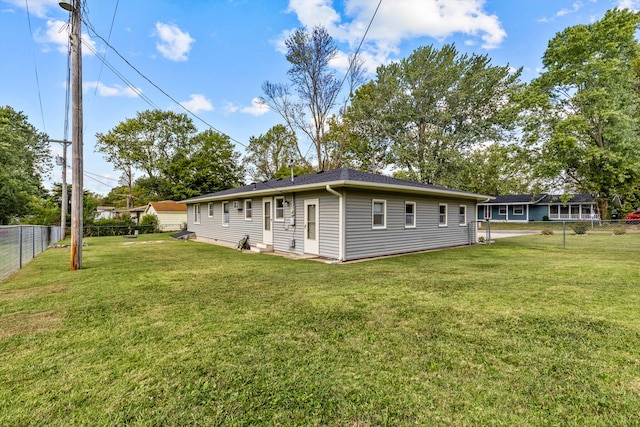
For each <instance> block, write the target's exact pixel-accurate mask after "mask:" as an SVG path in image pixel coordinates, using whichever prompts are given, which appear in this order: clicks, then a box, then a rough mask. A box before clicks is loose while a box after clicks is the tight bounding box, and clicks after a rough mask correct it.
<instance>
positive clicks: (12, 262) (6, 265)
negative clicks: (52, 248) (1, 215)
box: [0, 225, 61, 281]
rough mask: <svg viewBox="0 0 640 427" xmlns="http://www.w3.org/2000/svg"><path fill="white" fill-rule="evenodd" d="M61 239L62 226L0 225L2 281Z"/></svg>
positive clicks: (0, 273) (0, 271) (0, 279)
mask: <svg viewBox="0 0 640 427" xmlns="http://www.w3.org/2000/svg"><path fill="white" fill-rule="evenodd" d="M60 239H61V236H60V227H57V226H42V225H3V226H0V281H2V280H4V279H6V278H7V277H9V276H10V275H11V274H13V273H14V272H15V271H17V270H19V269H21V268H22V267H23V266H24V265H25V264H27V263H28V262H29V261H31V260H32V259H33V258H35V257H36V255H38V254H39V253H41V252H44V250H45V249H47V247H49V245H51V244H53V243H56V242H58V241H60Z"/></svg>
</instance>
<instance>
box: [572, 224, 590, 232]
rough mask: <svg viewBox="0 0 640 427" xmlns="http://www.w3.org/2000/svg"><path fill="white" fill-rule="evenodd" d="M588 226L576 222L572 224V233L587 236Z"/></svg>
mask: <svg viewBox="0 0 640 427" xmlns="http://www.w3.org/2000/svg"><path fill="white" fill-rule="evenodd" d="M588 227H589V226H588V225H587V223H586V222H576V223H574V224H573V226H572V227H571V228H573V232H574V233H575V234H587V228H588Z"/></svg>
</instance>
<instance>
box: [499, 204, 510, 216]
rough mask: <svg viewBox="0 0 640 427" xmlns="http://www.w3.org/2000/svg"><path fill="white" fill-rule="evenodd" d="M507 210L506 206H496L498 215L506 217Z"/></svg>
mask: <svg viewBox="0 0 640 427" xmlns="http://www.w3.org/2000/svg"><path fill="white" fill-rule="evenodd" d="M508 210H509V209H508V208H507V205H500V206H498V215H506V214H507V211H508Z"/></svg>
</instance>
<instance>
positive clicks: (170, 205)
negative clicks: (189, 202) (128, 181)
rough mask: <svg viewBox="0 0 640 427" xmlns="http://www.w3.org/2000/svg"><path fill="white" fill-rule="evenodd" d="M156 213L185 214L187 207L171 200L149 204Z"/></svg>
mask: <svg viewBox="0 0 640 427" xmlns="http://www.w3.org/2000/svg"><path fill="white" fill-rule="evenodd" d="M149 204H150V205H151V206H153V209H155V211H156V212H186V211H187V207H186V206H185V205H182V204H180V203H177V202H174V201H173V200H164V201H162V202H149Z"/></svg>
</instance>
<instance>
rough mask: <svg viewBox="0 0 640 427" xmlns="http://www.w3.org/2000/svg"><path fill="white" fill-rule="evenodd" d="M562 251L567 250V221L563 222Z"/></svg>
mask: <svg viewBox="0 0 640 427" xmlns="http://www.w3.org/2000/svg"><path fill="white" fill-rule="evenodd" d="M562 249H567V221H562Z"/></svg>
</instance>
